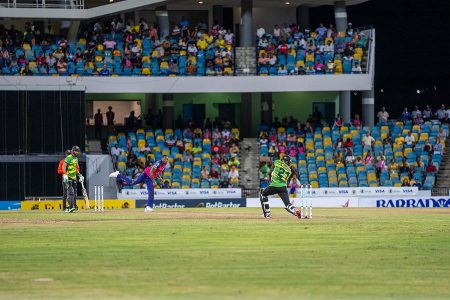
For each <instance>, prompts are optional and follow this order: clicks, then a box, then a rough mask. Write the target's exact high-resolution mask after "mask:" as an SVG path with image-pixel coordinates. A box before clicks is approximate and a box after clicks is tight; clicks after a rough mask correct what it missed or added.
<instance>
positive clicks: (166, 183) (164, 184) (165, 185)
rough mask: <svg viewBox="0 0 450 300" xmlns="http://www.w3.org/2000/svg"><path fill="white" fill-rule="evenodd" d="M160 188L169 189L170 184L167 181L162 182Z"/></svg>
mask: <svg viewBox="0 0 450 300" xmlns="http://www.w3.org/2000/svg"><path fill="white" fill-rule="evenodd" d="M162 188H163V189H170V182H169V180H164V182H163V185H162Z"/></svg>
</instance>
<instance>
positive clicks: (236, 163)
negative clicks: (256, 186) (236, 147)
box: [228, 156, 240, 168]
mask: <svg viewBox="0 0 450 300" xmlns="http://www.w3.org/2000/svg"><path fill="white" fill-rule="evenodd" d="M239 165H240V163H239V160H238V158H237V157H236V156H233V157H231V159H230V161H229V162H228V166H229V167H231V166H235V167H237V168H238V167H239Z"/></svg>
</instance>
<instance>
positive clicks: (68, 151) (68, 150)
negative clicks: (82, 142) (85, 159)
mask: <svg viewBox="0 0 450 300" xmlns="http://www.w3.org/2000/svg"><path fill="white" fill-rule="evenodd" d="M70 153H72V150H70V149H67V150H66V151H64V154H66V155H69V154H70Z"/></svg>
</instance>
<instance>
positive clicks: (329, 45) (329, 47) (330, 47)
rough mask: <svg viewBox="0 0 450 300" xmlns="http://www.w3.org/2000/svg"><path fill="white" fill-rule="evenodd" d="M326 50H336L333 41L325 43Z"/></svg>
mask: <svg viewBox="0 0 450 300" xmlns="http://www.w3.org/2000/svg"><path fill="white" fill-rule="evenodd" d="M323 51H324V52H334V44H333V42H332V41H327V44H326V45H325V47H324V49H323Z"/></svg>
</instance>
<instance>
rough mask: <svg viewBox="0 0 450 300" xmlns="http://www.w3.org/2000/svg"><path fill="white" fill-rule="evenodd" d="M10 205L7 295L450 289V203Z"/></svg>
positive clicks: (417, 294) (229, 295) (2, 229)
mask: <svg viewBox="0 0 450 300" xmlns="http://www.w3.org/2000/svg"><path fill="white" fill-rule="evenodd" d="M314 214H315V216H314V219H312V220H302V221H299V220H297V219H295V218H294V217H292V216H290V215H288V214H287V213H286V212H285V211H284V210H282V209H275V210H273V219H271V220H265V219H262V218H261V217H260V210H259V209H253V208H238V209H214V208H213V209H206V208H203V209H201V208H200V209H199V208H197V209H165V210H158V211H156V212H154V213H153V214H151V215H148V214H144V213H143V211H142V210H116V211H106V212H103V213H94V212H93V211H88V212H86V211H82V212H78V213H75V214H66V213H61V212H54V211H15V212H0V299H96V300H98V299H283V300H284V299H348V298H352V299H379V298H389V299H430V298H435V299H439V298H442V299H444V298H446V299H449V298H450V209H351V208H349V209H343V208H341V209H315V210H314Z"/></svg>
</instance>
